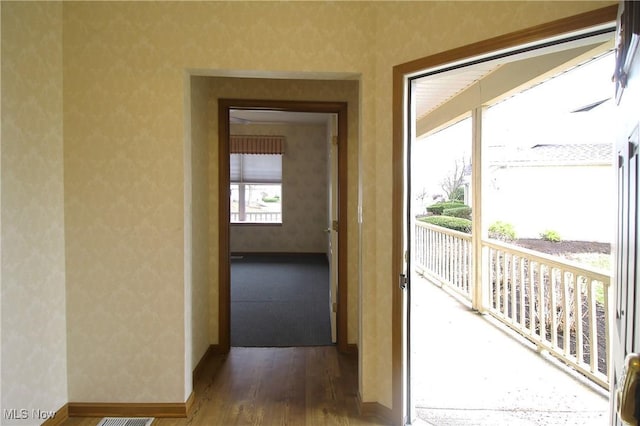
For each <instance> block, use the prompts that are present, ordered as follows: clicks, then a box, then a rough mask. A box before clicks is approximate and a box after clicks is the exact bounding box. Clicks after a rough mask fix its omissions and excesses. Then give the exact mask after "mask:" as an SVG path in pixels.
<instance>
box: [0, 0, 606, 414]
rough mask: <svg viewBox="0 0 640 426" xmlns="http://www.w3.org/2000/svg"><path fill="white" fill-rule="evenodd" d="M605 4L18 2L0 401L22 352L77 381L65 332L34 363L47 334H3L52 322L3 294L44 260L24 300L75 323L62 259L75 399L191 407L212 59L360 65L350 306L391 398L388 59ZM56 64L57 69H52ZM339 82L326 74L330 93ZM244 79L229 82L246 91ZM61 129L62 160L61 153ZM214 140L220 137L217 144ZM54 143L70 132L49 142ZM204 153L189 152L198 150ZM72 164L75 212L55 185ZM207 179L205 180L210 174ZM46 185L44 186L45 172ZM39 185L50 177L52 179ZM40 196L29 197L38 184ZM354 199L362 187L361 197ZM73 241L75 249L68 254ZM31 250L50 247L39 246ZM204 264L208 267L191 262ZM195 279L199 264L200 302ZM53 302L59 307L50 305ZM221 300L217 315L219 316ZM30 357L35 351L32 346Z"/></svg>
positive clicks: (364, 366) (260, 68)
mask: <svg viewBox="0 0 640 426" xmlns="http://www.w3.org/2000/svg"><path fill="white" fill-rule="evenodd" d="M610 3H611V2H605V3H602V2H589V1H587V2H491V3H489V2H445V1H443V2H329V3H325V2H188V3H182V2H153V3H152V2H118V3H114V2H65V3H64V4H62V5H60V4H59V3H58V4H56V3H54V4H49V3H47V4H42V3H25V4H22V3H19V4H10V5H9V6H7V4H8V3H4V4H3V5H2V33H3V34H2V35H3V41H2V43H3V51H2V69H3V92H2V103H3V110H2V116H3V129H2V136H3V145H2V178H3V179H2V221H3V223H2V226H3V233H2V256H3V263H2V279H3V284H2V292H3V294H2V297H3V302H2V319H3V334H2V343H3V349H2V350H3V352H2V362H3V377H2V379H3V396H2V399H3V401H4V400H7V398H8V397H6V396H5V392H6V391H7V389H16V388H15V386H17V387H18V388H17V389H23V390H24V388H23V387H21V384H20V383H21V382H19V381H17V378H16V377H14V376H11V373H6V372H5V371H6V368H4V366H6V365H8V364H7V363H8V362H9V361H8V358H7V357H9V356H14V360H15V363H17V364H15V365H21V364H20V362H21V359H29V360H30V362H29V366H30V368H31V371H32V372H33V375H32V376H33V377H35V376H36V375H39V374H40V373H41V372H45V376H46V375H47V374H50V375H49V376H47V377H51V378H52V381H51V382H50V383H51V385H45V386H41V387H40V389H43V391H42V396H43V398H45V399H47V401H46V403H47V404H53V403H57V402H62V401H64V400H65V399H67V398H66V395H65V393H64V389H60V388H58V386H60V387H63V385H60V383H63V384H64V380H58V379H59V378H60V377H59V376H60V374H61V373H60V372H61V371H64V366H61V368H50V366H51V359H50V357H51V356H52V355H51V354H52V353H53V354H54V355H53V358H54V362H55V359H64V353H63V349H60V348H59V346H58V345H59V342H60V339H59V337H62V338H63V337H64V336H61V335H59V334H60V333H57V332H53V333H52V334H47V337H49V336H54V335H55V337H56V340H55V342H56V343H52V344H50V346H51V348H52V351H48V352H47V356H48V358H47V360H46V361H44V360H40V359H39V358H38V356H39V355H38V354H41V353H43V352H42V351H41V350H40V349H39V348H40V347H35V346H33V347H32V346H30V345H29V344H30V343H31V342H30V341H28V340H23V341H22V343H18V346H13V347H14V348H15V350H14V352H13V355H12V354H10V353H9V351H8V350H5V342H7V339H9V338H11V335H10V334H9V335H7V333H8V330H9V328H8V327H6V326H5V324H6V322H7V321H9V322H10V321H15V322H20V321H21V320H22V319H25V320H26V321H25V322H24V324H25V327H26V328H25V332H29V333H34V331H33V330H39V329H40V328H39V327H38V326H39V325H40V324H38V326H36V325H31V324H34V322H38V320H36V319H34V318H39V317H38V316H36V317H31V316H28V315H27V316H25V315H24V314H21V313H18V312H16V309H15V308H13V307H9V306H14V305H13V304H12V305H9V304H8V303H5V297H9V298H16V297H17V298H19V297H22V296H21V295H18V294H15V295H11V291H12V289H13V290H16V291H18V289H17V286H16V285H10V284H7V283H11V281H12V280H14V281H15V282H17V281H23V280H24V281H25V282H29V283H36V282H38V279H35V280H32V279H30V280H26V279H25V275H26V274H36V275H37V274H39V273H42V272H43V271H45V270H46V271H47V275H46V279H45V278H43V277H41V278H40V279H41V281H40V283H41V287H42V288H33V289H32V288H31V287H29V289H21V290H19V291H20V292H22V291H26V292H27V293H25V294H26V295H27V298H29V297H30V296H33V295H36V294H38V295H39V296H40V297H41V299H40V300H47V301H48V303H47V304H46V306H44V305H43V306H42V312H46V313H47V314H48V313H51V314H53V318H54V320H53V321H52V320H51V318H52V317H51V316H50V315H47V320H48V321H46V322H43V323H42V324H58V323H59V322H57V320H56V319H55V318H58V321H61V320H62V318H63V317H64V308H63V306H64V301H63V300H59V299H60V298H61V297H62V296H61V295H63V294H64V288H62V287H63V284H62V283H63V282H64V279H65V278H64V274H65V265H66V291H67V298H66V314H67V318H66V319H67V330H68V332H67V339H68V347H67V352H68V353H67V365H68V366H69V370H68V393H69V395H68V400H73V401H88V402H90V401H112V402H119V401H123V402H124V401H126V402H140V401H145V402H147V401H153V402H176V401H184V399H185V395H186V394H187V393H188V392H189V391H190V389H188V387H189V384H188V380H187V379H186V378H185V375H186V374H187V371H188V366H187V364H188V360H189V358H191V359H194V358H196V359H197V356H196V355H195V351H196V349H195V347H194V349H193V351H194V353H193V354H192V356H191V357H189V356H188V354H186V353H187V352H189V351H190V346H189V344H188V342H191V339H190V337H189V336H188V334H189V333H188V332H187V330H186V328H187V323H188V322H191V325H192V326H195V325H194V322H193V319H194V316H195V317H201V316H203V315H206V313H203V312H202V311H203V309H202V308H195V307H193V306H192V307H191V309H192V311H191V312H189V308H188V306H189V303H188V301H186V300H185V297H186V294H187V292H186V290H185V289H186V288H187V287H188V286H189V285H190V283H186V284H185V268H187V265H185V257H186V256H187V255H188V253H185V252H186V251H188V250H189V248H188V247H186V245H185V241H186V237H185V232H187V230H186V229H185V227H186V225H187V224H188V222H189V220H185V217H184V216H185V211H191V212H192V213H191V214H192V218H191V222H190V223H191V226H193V225H194V224H195V223H196V216H198V217H201V215H203V214H206V213H205V210H204V208H203V207H202V206H200V207H199V208H198V212H197V213H196V212H195V211H194V210H193V209H187V208H186V206H185V198H187V197H185V171H186V169H187V166H186V162H185V155H186V153H187V150H186V146H185V143H184V139H185V126H189V123H188V121H187V119H186V117H185V104H186V103H188V102H185V100H186V99H188V97H189V91H188V85H187V84H185V70H201V71H198V73H201V74H208V75H219V76H261V77H279V78H283V77H289V78H290V77H297V78H325V79H326V78H332V79H341V80H343V79H346V78H358V79H359V84H360V86H359V87H360V91H359V93H358V95H357V97H358V98H357V102H356V105H360V106H361V108H360V109H358V110H357V111H356V112H355V114H356V116H358V118H359V127H358V128H357V129H355V132H354V133H355V134H357V139H356V140H357V144H356V146H355V147H352V146H351V145H350V147H349V150H350V155H351V154H352V150H353V154H354V157H353V158H351V157H350V164H349V167H350V169H349V179H350V182H349V185H350V187H349V191H350V200H353V201H354V203H353V205H350V206H349V207H348V209H349V210H348V215H349V226H350V229H351V232H350V233H349V253H350V259H351V260H350V262H354V263H353V264H352V263H350V265H349V280H350V283H349V284H350V285H355V286H357V288H358V290H357V291H350V293H349V294H350V301H349V302H350V309H351V305H352V300H351V296H352V294H353V295H355V297H356V301H357V303H358V304H359V306H360V310H359V311H358V314H357V315H358V316H357V321H356V324H359V327H356V330H357V332H358V345H359V349H360V350H359V354H360V360H359V364H360V365H359V368H360V375H359V377H360V393H361V397H362V399H363V400H364V401H377V402H380V403H381V404H383V405H386V406H389V407H390V406H391V396H392V388H391V336H392V332H391V320H390V319H391V288H392V285H393V284H394V282H395V280H394V279H393V278H394V277H392V276H391V262H390V259H391V235H392V228H391V223H390V220H389V218H390V217H391V209H392V206H391V205H390V202H389V200H390V198H391V193H392V179H391V174H392V162H391V140H392V138H391V121H392V115H391V83H392V78H391V77H392V66H393V65H395V64H398V63H402V62H406V61H408V60H412V59H415V58H419V57H422V56H427V55H429V54H433V53H436V52H440V51H444V50H447V49H451V48H453V47H458V46H462V45H466V44H469V43H472V42H475V41H479V40H483V39H486V38H489V37H493V36H496V35H499V34H504V33H508V32H511V31H514V30H517V29H522V28H526V27H529V26H533V25H537V24H540V23H543V22H547V21H551V20H553V19H558V18H562V17H565V16H569V15H573V14H576V13H579V12H583V11H586V10H591V9H596V8H599V7H602V6H603V5H605V4H610ZM60 8H62V24H61V23H60ZM25 22H27V23H29V24H30V25H24V23H25ZM274 22H277V23H278V25H273V23H274ZM11 29H13V30H12V31H13V33H12V34H13V36H10V37H9V41H7V42H5V33H7V34H10V33H11V31H9V30H11ZM18 29H19V31H18ZM461 29H464V30H461ZM60 34H62V55H60V41H59V40H60ZM5 43H7V44H9V43H15V48H12V49H9V50H7V49H5ZM36 58H37V60H36ZM43 58H44V59H43ZM23 60H24V63H23V62H22V61H23ZM43 60H44V61H46V60H48V61H50V62H51V63H50V64H47V66H46V67H43V66H40V64H42V63H43ZM60 61H62V73H63V75H62V77H63V78H61V76H60V70H61V68H60ZM5 64H6V65H5ZM21 64H23V65H24V68H21V67H22V66H23V65H21ZM27 64H28V66H27ZM33 64H36V65H33ZM5 70H7V71H5ZM231 70H243V71H231ZM6 72H9V73H13V75H14V77H13V78H14V80H13V81H12V84H11V87H13V88H14V90H15V91H13V90H10V89H7V90H4V89H5V73H6ZM62 81H63V83H62ZM14 82H15V85H14ZM328 83H329V82H318V84H326V86H327V87H330V85H329V84H328ZM283 84H284V83H283ZM285 86H286V85H285ZM7 87H9V84H8V82H7ZM61 88H62V96H60V89H61ZM27 89H29V90H30V91H31V92H32V93H37V95H34V97H33V98H28V97H26V98H25V97H24V96H23V93H21V92H20V91H21V90H27ZM236 89H237V90H234V92H233V93H240V92H243V90H244V89H243V88H242V87H236ZM185 90H187V92H185ZM304 90H305V89H304V88H303V87H302V86H293V87H292V88H290V89H289V90H288V91H286V92H282V93H281V96H287V97H289V98H296V99H308V98H309V93H308V92H305V91H304ZM331 90H333V89H329V91H331ZM243 93H244V95H242V96H245V97H258V96H261V94H262V95H268V94H269V93H265V91H261V90H260V89H257V90H256V92H254V93H248V94H247V93H246V92H243ZM339 95H342V93H341V92H331V94H329V93H327V94H325V93H324V92H320V94H319V95H317V96H319V97H324V96H328V97H329V96H330V97H333V96H339ZM212 96H213V95H212ZM233 96H241V95H240V94H233ZM31 99H33V100H31ZM331 100H336V99H331ZM61 101H62V103H63V118H62V119H61V118H60V117H59V112H60V106H59V103H60V102H61ZM53 103H55V105H53ZM10 105H14V108H15V109H14V111H16V116H15V117H14V118H13V120H14V122H15V123H18V121H20V123H18V124H16V126H15V128H14V129H5V127H6V123H11V121H5V116H6V113H5V108H8V107H9V106H10ZM350 107H351V108H354V107H355V106H351V105H350ZM9 108H11V107H9ZM351 113H352V111H351V110H350V111H349V114H350V115H351ZM212 115H215V114H212ZM43 116H44V117H46V119H43V118H42V117H43ZM21 120H24V121H28V122H29V125H26V124H24V123H23V122H22V121H21ZM45 121H46V122H47V123H46V124H42V123H44V122H45ZM49 121H50V122H49ZM34 123H35V124H34ZM63 128H64V163H63V162H62V159H61V158H60V156H59V155H58V154H59V153H58V152H57V151H55V150H57V149H59V147H60V138H61V135H63V133H62V129H63ZM26 129H28V130H26ZM351 130H352V129H350V134H352V133H351ZM27 134H29V135H32V134H33V137H31V136H29V137H27ZM43 136H46V137H47V138H46V139H45V138H44V137H43ZM215 137H216V136H215V133H209V138H210V139H209V140H210V145H209V146H210V147H211V146H214V142H215V141H214V138H215ZM45 140H47V141H51V140H53V141H55V142H52V143H51V144H45V143H44V141H45ZM7 141H9V142H7ZM191 148H192V152H193V144H192V145H191ZM49 150H53V151H55V152H50V151H49ZM216 155H217V154H216V153H215V150H213V151H211V150H210V151H209V163H210V164H211V163H213V164H215V161H216V160H217V158H216ZM11 158H14V159H13V160H11ZM352 161H354V162H355V163H352ZM40 165H44V167H40ZM42 170H45V172H44V173H45V174H46V178H42V177H40V175H38V178H37V179H36V178H35V177H34V178H33V179H31V175H29V173H33V174H34V175H33V176H35V175H37V174H38V173H40V171H42ZM62 170H64V213H65V217H64V222H63V221H62V219H61V218H60V212H61V208H62V207H61V205H62V204H61V203H62V201H61V200H60V199H59V198H60V194H61V191H62V189H61V185H62V183H63V180H62V177H61V173H62ZM209 170H210V172H209V185H210V186H211V187H213V188H216V185H217V177H215V178H212V177H213V176H214V175H215V173H214V171H212V170H211V167H209ZM10 173H17V174H18V175H20V176H19V177H16V179H15V182H16V183H17V184H19V185H20V188H24V191H22V192H21V193H20V194H18V193H16V192H14V193H13V195H12V193H11V191H9V190H10V188H13V186H12V185H11V184H10V183H5V182H10V180H7V179H8V176H9V175H10ZM191 176H192V178H193V176H194V175H193V171H192V174H191ZM199 176H200V177H199V178H198V179H200V183H202V182H204V181H203V180H202V176H201V175H199ZM34 180H35V181H36V182H37V183H43V184H44V185H38V184H37V183H36V184H32V182H34ZM48 185H50V186H51V187H48ZM193 185H196V183H194V182H192V190H193V191H194V192H193V194H194V196H195V194H196V192H198V191H201V189H195V186H193ZM352 185H354V186H352ZM42 188H47V189H50V190H47V191H46V192H41V193H40V192H38V191H40V189H42ZM6 191H9V192H6ZM29 191H33V192H31V193H33V194H34V196H33V197H31V196H30V197H27V196H26V195H25V194H30V192H29ZM210 193H211V191H210ZM352 193H355V194H357V196H356V197H351V194H352ZM52 194H53V195H52ZM12 197H15V199H14V198H12ZM33 200H36V201H33ZM356 200H357V203H356V202H355V201H356ZM25 206H28V207H29V208H33V210H30V209H26V208H23V207H25ZM42 206H46V211H47V215H46V216H44V215H42V216H40V215H39V214H38V213H34V214H30V213H28V212H32V211H33V212H39V211H40V210H39V209H40V207H42ZM215 207H216V200H215V198H213V197H211V198H210V199H209V223H210V224H211V223H212V221H214V222H213V223H216V222H215V221H216V220H217V218H216V217H215V216H216V214H217V213H216V212H215ZM25 212H27V213H25ZM21 220H24V222H20V221H21ZM14 221H15V223H21V225H20V227H21V230H24V231H25V232H20V234H19V235H20V237H18V236H17V235H18V234H17V233H16V236H14V237H11V236H10V234H7V233H6V232H8V229H10V228H9V227H7V224H9V223H12V222H14ZM63 223H64V237H63V236H61V232H62V229H63V228H62V227H63ZM39 224H44V225H43V228H38V225H39ZM16 226H17V225H16ZM41 229H42V230H41ZM5 230H7V231H5ZM36 233H37V234H38V235H39V237H38V238H36V237H35V236H34V234H36ZM25 235H26V237H25ZM42 235H44V236H45V237H44V238H42ZM212 235H213V238H212ZM12 238H17V239H18V240H20V241H16V240H13V239H12ZM43 241H44V243H43ZM63 241H64V244H65V250H66V253H65V252H64V250H62V248H61V244H62V243H63ZM49 243H50V244H49ZM204 244H205V243H203V242H202V241H200V242H196V243H194V242H193V241H192V242H191V245H189V246H190V247H191V250H192V251H197V248H196V246H197V247H200V248H201V247H202V246H203V245H204ZM14 246H16V247H18V248H20V249H19V250H17V251H16V253H18V255H20V256H19V257H18V256H16V261H17V263H15V262H13V259H10V258H9V257H7V256H8V255H7V251H8V250H7V247H14ZM34 248H37V249H36V251H35V253H39V254H38V255H33V253H34V251H33V250H34ZM42 250H44V252H43V251H42ZM352 253H355V254H356V255H355V256H351V254H352ZM358 253H359V254H360V257H358V255H357V254H358ZM65 256H66V264H65ZM5 259H6V260H5ZM216 259H217V243H216V242H215V228H212V227H211V226H210V227H209V269H208V273H209V277H210V278H209V281H210V282H211V281H213V280H214V277H215V276H216V275H217V264H216V262H217V260H216ZM9 260H12V261H11V262H10V261H9ZM43 260H44V262H43ZM45 265H46V266H45ZM191 268H192V272H194V273H195V271H196V266H195V263H194V264H192V265H191ZM198 274H202V272H198ZM52 277H53V278H52ZM200 279H201V277H199V278H196V277H193V280H192V281H193V283H194V284H193V285H192V286H191V289H190V290H191V295H192V297H194V296H193V294H194V293H193V290H195V287H194V286H195V282H196V280H200ZM48 280H52V281H51V282H50V281H48ZM45 281H46V284H44V283H45ZM212 284H213V283H212ZM40 290H43V291H45V293H43V292H41V291H40ZM216 291H217V290H216V288H215V286H213V285H212V286H211V294H210V297H211V299H210V300H211V302H212V303H210V305H209V307H210V308H211V307H213V306H216V303H217V293H216ZM49 292H51V293H50V294H49ZM21 294H22V293H21ZM49 296H51V297H52V298H53V300H55V302H56V303H50V302H49V301H50V300H52V299H50V298H49ZM57 302H60V303H57ZM213 302H215V303H213ZM34 303H37V302H35V301H34ZM7 309H9V311H7ZM196 311H200V313H198V314H196V313H195V312H196ZM38 314H39V313H38ZM215 314H216V311H214V310H213V309H212V310H211V312H210V315H209V317H210V321H211V322H212V321H213V318H215ZM45 315H46V314H45ZM351 315H352V313H351V311H350V316H349V323H350V325H349V332H350V340H351V332H352V330H353V327H354V326H353V325H352V322H353V321H352V316H351ZM27 324H29V325H27ZM54 327H56V326H55V325H54ZM214 329H215V327H210V333H211V335H210V342H211V343H214V342H215V341H216V340H215V339H216V338H217V335H215V332H214V331H213V330H214ZM192 337H194V336H192ZM194 346H197V345H194ZM54 348H55V349H54ZM105 348H108V350H105ZM132 348H135V351H132V350H131V349H132ZM18 353H19V354H20V357H21V359H17V358H18V357H17V354H18ZM11 362H12V365H13V362H14V361H13V360H12V361H11ZM54 371H55V373H53V372H54ZM62 379H63V378H62ZM5 380H7V381H5ZM7 383H8V384H7ZM53 383H55V384H53ZM12 392H14V393H13V395H14V396H12V397H11V398H14V397H15V398H17V399H19V400H20V403H24V404H39V403H40V402H39V401H36V400H35V399H34V398H38V397H36V396H34V395H35V394H34V393H31V394H29V395H26V394H25V393H24V392H23V391H22V390H18V391H12ZM43 403H44V402H43Z"/></svg>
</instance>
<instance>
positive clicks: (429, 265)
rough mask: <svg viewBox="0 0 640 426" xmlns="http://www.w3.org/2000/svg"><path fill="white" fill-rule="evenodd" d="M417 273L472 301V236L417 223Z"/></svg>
mask: <svg viewBox="0 0 640 426" xmlns="http://www.w3.org/2000/svg"><path fill="white" fill-rule="evenodd" d="M415 251H416V255H415V261H416V268H417V270H418V272H420V273H422V274H424V275H425V276H427V277H428V278H430V279H432V280H434V281H436V282H438V283H439V284H442V285H446V286H448V287H450V288H451V289H453V290H455V291H456V292H458V293H459V294H460V295H461V296H462V297H464V298H465V299H468V300H471V288H472V286H471V265H472V263H471V262H472V252H471V235H470V234H465V233H464V232H459V231H454V230H452V229H447V228H443V227H441V226H435V225H431V224H428V223H425V222H416V233H415Z"/></svg>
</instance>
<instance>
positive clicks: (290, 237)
mask: <svg viewBox="0 0 640 426" xmlns="http://www.w3.org/2000/svg"><path fill="white" fill-rule="evenodd" d="M231 134H232V135H282V136H284V137H285V140H286V142H285V152H284V154H283V156H282V193H283V196H282V214H283V215H282V217H283V221H282V226H265V227H260V226H249V227H247V226H242V225H232V226H231V251H232V252H284V253H290V252H292V253H325V252H326V251H327V233H326V232H325V229H326V228H327V220H328V219H327V218H328V208H329V206H328V205H327V193H328V188H327V174H328V172H329V171H328V170H327V127H326V125H324V124H317V125H309V124H307V125H300V124H298V125H293V124H292V125H277V124H263V125H257V124H245V125H243V124H232V125H231Z"/></svg>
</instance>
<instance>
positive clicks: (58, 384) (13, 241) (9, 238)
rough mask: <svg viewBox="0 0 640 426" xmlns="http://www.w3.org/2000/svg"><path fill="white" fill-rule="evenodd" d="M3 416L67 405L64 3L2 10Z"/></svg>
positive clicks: (21, 5)
mask: <svg viewBox="0 0 640 426" xmlns="http://www.w3.org/2000/svg"><path fill="white" fill-rule="evenodd" d="M1 90H2V137H1V138H2V145H1V151H2V154H1V158H2V168H1V179H0V185H1V188H2V189H1V194H2V197H1V217H2V231H1V232H0V235H1V237H0V245H1V253H2V261H1V264H0V268H1V275H2V286H1V293H2V296H1V302H0V303H1V305H2V308H1V310H2V322H1V327H2V334H1V336H2V340H1V343H0V346H1V351H2V364H1V365H2V368H1V375H0V388H1V394H2V398H1V400H2V403H1V404H0V405H1V406H2V409H18V410H20V409H26V410H28V411H27V415H26V417H27V418H25V419H23V420H21V421H16V422H14V421H10V420H8V419H7V418H5V417H4V412H0V416H3V417H2V419H1V420H0V423H2V424H3V425H9V424H24V425H33V424H39V423H41V422H42V421H43V420H38V419H34V418H33V411H32V410H38V409H39V410H57V409H59V408H61V407H62V406H63V405H64V404H65V403H66V402H67V401H68V398H67V348H66V340H67V339H66V327H65V256H64V209H63V201H64V199H63V186H62V177H63V167H62V145H63V132H62V4H61V3H57V2H55V3H54V2H48V3H30V4H25V3H3V4H2V89H1Z"/></svg>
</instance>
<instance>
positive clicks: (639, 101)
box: [611, 2, 640, 425]
mask: <svg viewBox="0 0 640 426" xmlns="http://www.w3.org/2000/svg"><path fill="white" fill-rule="evenodd" d="M630 3H632V2H628V3H627V2H625V3H624V4H622V7H621V11H622V10H623V9H625V8H626V9H627V10H626V11H625V13H627V14H631V15H632V16H634V17H635V21H636V24H637V22H638V19H639V18H640V8H638V7H637V6H633V7H630V6H632V5H631V4H630ZM631 9H635V10H631ZM623 21H624V20H623ZM622 25H623V26H624V27H625V28H624V31H625V32H626V33H627V35H631V34H632V33H633V31H631V30H633V28H629V26H630V25H629V22H627V24H626V25H625V24H624V23H623V24H622ZM639 29H640V28H638V25H636V28H635V30H636V36H635V37H636V40H637V39H638V37H639V36H640V35H638V34H637V30H639ZM618 33H620V28H618ZM621 44H622V45H623V46H624V45H625V43H624V41H623V42H622V43H621ZM624 50H625V49H624V47H623V48H622V50H619V51H618V58H621V59H619V62H618V64H617V65H616V68H617V69H621V68H622V69H623V71H624V74H626V76H627V78H626V87H622V86H621V85H620V84H618V88H617V92H618V100H619V105H618V110H619V113H618V114H617V116H618V119H619V121H618V123H617V128H618V129H619V131H620V133H619V134H618V135H616V151H617V154H618V225H617V239H616V251H615V253H616V272H615V280H614V281H613V292H612V293H613V297H614V299H613V301H614V302H615V305H614V312H613V313H612V316H613V318H612V324H613V327H612V328H613V330H612V336H611V342H612V365H613V370H612V378H611V383H612V386H611V389H612V394H611V396H612V397H611V408H612V410H611V412H612V415H611V417H612V418H611V424H613V425H620V424H625V423H623V422H622V419H621V418H620V416H619V415H618V413H617V410H618V406H619V402H618V400H617V397H618V391H619V390H621V389H622V387H623V386H622V385H623V383H624V379H625V377H626V376H628V377H632V376H633V375H635V374H634V373H633V372H629V374H626V375H625V373H626V372H625V362H624V361H625V357H626V356H627V355H628V354H633V353H638V352H640V335H639V334H640V333H639V331H640V308H639V306H638V303H639V302H640V298H639V297H638V292H637V291H636V288H637V280H638V274H639V273H640V270H639V266H640V264H639V262H638V260H639V259H638V252H639V250H640V246H639V245H638V213H639V212H638V189H639V188H638V173H639V166H640V153H639V142H640V141H639V134H638V126H639V123H640V88H639V87H638V84H640V54H639V53H638V52H637V50H638V49H637V47H631V48H630V49H629V51H628V52H626V54H625V52H624ZM634 51H635V52H634ZM634 53H635V57H634V55H633V54H634ZM633 57H634V59H633V60H632V61H628V64H627V66H624V65H623V64H624V62H625V58H633ZM629 393H637V392H629ZM620 396H622V395H620ZM632 397H633V398H634V399H635V395H633V396H632ZM637 421H638V417H637V416H636V420H635V421H633V422H631V423H626V424H637Z"/></svg>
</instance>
